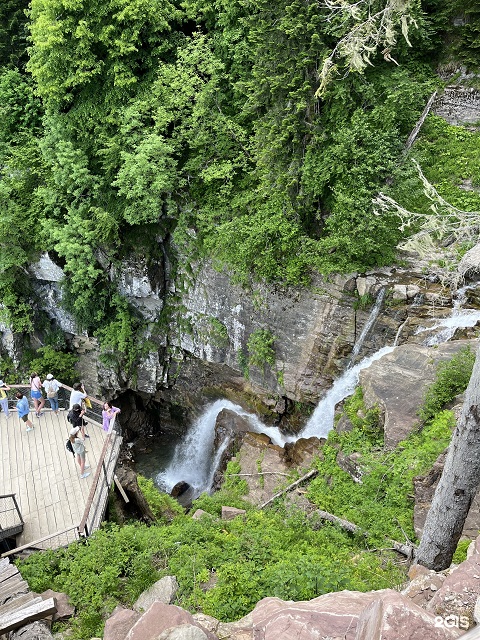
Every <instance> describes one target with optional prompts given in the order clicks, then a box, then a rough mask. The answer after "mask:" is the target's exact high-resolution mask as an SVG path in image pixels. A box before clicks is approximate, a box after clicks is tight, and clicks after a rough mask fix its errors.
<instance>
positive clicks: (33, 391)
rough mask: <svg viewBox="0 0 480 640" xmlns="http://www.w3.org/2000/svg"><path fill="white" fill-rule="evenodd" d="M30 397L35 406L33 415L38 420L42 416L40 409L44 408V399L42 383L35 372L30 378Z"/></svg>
mask: <svg viewBox="0 0 480 640" xmlns="http://www.w3.org/2000/svg"><path fill="white" fill-rule="evenodd" d="M30 395H31V397H32V400H33V404H34V406H35V415H36V416H37V418H39V417H40V416H43V413H42V409H43V407H44V406H45V398H44V397H43V394H42V381H41V380H40V378H39V375H38V373H36V372H35V371H34V372H33V373H32V375H31V376H30Z"/></svg>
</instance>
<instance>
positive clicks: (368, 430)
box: [342, 387, 383, 454]
mask: <svg viewBox="0 0 480 640" xmlns="http://www.w3.org/2000/svg"><path fill="white" fill-rule="evenodd" d="M343 409H344V412H345V414H346V415H347V417H348V419H349V420H350V422H351V423H352V424H353V426H354V427H355V428H354V429H353V431H350V432H346V433H345V434H343V436H342V450H343V451H344V452H345V453H347V454H349V453H353V452H354V451H356V452H364V451H365V452H366V451H369V450H371V449H372V447H378V446H382V445H383V432H382V430H381V428H380V424H379V417H380V416H379V410H378V407H376V406H375V407H372V408H370V409H367V408H366V407H365V403H364V401H363V390H362V388H361V387H357V388H356V389H355V392H354V393H353V395H351V396H349V397H348V398H347V399H346V400H345V403H344V407H343Z"/></svg>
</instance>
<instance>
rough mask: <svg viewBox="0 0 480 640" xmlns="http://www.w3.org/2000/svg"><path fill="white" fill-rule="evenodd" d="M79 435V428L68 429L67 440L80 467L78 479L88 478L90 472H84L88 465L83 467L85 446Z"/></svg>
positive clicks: (88, 467)
mask: <svg viewBox="0 0 480 640" xmlns="http://www.w3.org/2000/svg"><path fill="white" fill-rule="evenodd" d="M79 433H80V427H72V428H71V429H70V436H69V440H70V443H71V445H72V449H73V451H74V452H75V455H76V457H77V462H78V465H79V467H80V478H88V476H89V475H90V471H86V469H90V465H89V464H87V465H86V466H85V445H84V442H83V440H82V438H80V437H79Z"/></svg>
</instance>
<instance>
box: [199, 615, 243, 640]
mask: <svg viewBox="0 0 480 640" xmlns="http://www.w3.org/2000/svg"><path fill="white" fill-rule="evenodd" d="M193 617H194V618H195V620H196V621H197V622H198V623H200V625H201V626H202V627H203V628H204V629H207V630H208V631H211V632H212V633H216V634H217V636H218V637H219V638H225V639H227V638H228V640H252V638H253V616H252V613H251V612H250V613H249V614H247V615H246V616H244V617H243V618H241V619H240V620H236V621H235V622H219V621H218V620H217V619H216V618H212V617H211V616H207V615H205V614H204V613H194V614H193Z"/></svg>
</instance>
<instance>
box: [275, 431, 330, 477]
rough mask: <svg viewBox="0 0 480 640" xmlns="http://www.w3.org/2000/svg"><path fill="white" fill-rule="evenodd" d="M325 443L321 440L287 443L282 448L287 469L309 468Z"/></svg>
mask: <svg viewBox="0 0 480 640" xmlns="http://www.w3.org/2000/svg"><path fill="white" fill-rule="evenodd" d="M324 443H325V439H324V438H321V439H318V438H314V437H312V438H299V439H298V440H297V441H296V442H287V443H286V444H285V446H284V455H283V459H284V461H285V462H286V464H287V466H289V467H296V468H297V469H305V468H307V469H308V468H309V466H310V464H311V462H312V461H313V459H314V458H315V457H316V456H318V452H319V448H320V447H321V445H322V444H324Z"/></svg>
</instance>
